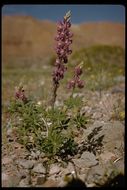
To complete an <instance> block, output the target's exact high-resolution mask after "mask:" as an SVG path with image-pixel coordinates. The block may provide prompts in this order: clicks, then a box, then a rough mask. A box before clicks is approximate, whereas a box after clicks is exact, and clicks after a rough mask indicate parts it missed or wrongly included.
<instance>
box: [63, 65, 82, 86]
mask: <svg viewBox="0 0 127 190" xmlns="http://www.w3.org/2000/svg"><path fill="white" fill-rule="evenodd" d="M81 74H82V67H81V66H80V65H79V66H77V67H75V70H74V77H73V79H72V80H70V81H69V82H68V84H67V88H68V89H74V88H75V87H78V88H83V87H84V82H83V81H82V80H81V79H80V75H81Z"/></svg>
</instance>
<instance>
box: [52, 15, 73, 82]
mask: <svg viewBox="0 0 127 190" xmlns="http://www.w3.org/2000/svg"><path fill="white" fill-rule="evenodd" d="M70 16H71V13H70V11H69V12H68V13H67V14H66V15H65V17H64V19H63V21H60V22H58V25H57V35H56V37H55V40H56V41H57V44H56V47H55V50H56V54H57V59H56V62H55V70H54V71H53V82H54V84H59V81H60V80H61V79H63V78H64V73H65V71H66V70H67V67H66V66H65V64H66V63H67V62H68V55H69V54H71V53H72V50H71V49H70V47H69V46H70V44H71V43H72V36H73V34H72V33H71V32H70V27H71V23H70Z"/></svg>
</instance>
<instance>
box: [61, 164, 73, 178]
mask: <svg viewBox="0 0 127 190" xmlns="http://www.w3.org/2000/svg"><path fill="white" fill-rule="evenodd" d="M73 171H74V166H73V164H72V163H70V162H69V163H68V165H67V167H66V168H62V169H61V175H62V177H64V176H65V175H68V174H71V173H73Z"/></svg>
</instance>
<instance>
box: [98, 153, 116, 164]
mask: <svg viewBox="0 0 127 190" xmlns="http://www.w3.org/2000/svg"><path fill="white" fill-rule="evenodd" d="M99 159H101V161H102V162H103V163H104V164H106V163H107V162H109V161H113V160H115V159H116V156H115V154H114V153H112V152H108V151H105V152H103V153H101V154H100V155H99Z"/></svg>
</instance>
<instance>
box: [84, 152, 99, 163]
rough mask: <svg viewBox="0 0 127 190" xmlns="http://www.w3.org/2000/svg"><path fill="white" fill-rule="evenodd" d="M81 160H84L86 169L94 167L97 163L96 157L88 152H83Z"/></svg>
mask: <svg viewBox="0 0 127 190" xmlns="http://www.w3.org/2000/svg"><path fill="white" fill-rule="evenodd" d="M81 159H83V160H85V162H86V164H85V165H87V167H90V166H93V165H96V164H97V163H98V161H97V160H96V157H95V155H94V154H93V153H90V152H87V151H85V152H83V154H82V155H81Z"/></svg>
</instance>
